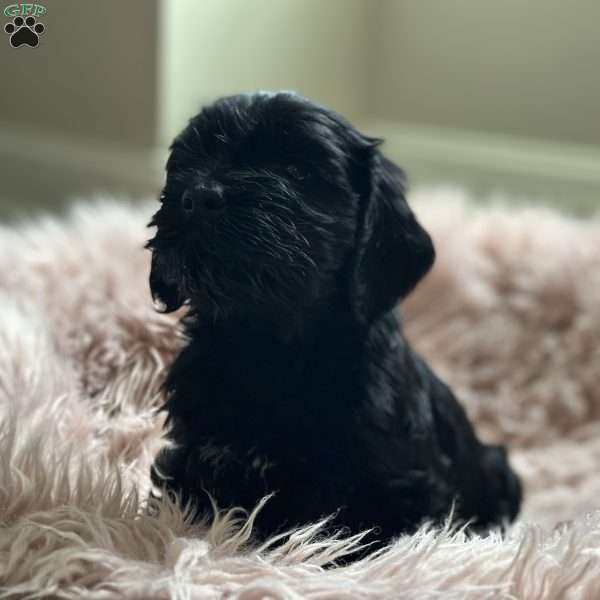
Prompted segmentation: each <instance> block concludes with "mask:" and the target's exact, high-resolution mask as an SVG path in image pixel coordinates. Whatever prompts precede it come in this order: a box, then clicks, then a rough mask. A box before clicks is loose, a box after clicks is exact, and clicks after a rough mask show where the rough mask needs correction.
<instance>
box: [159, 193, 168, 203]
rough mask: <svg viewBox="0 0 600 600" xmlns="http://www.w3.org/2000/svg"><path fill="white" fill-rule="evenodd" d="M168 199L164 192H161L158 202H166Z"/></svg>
mask: <svg viewBox="0 0 600 600" xmlns="http://www.w3.org/2000/svg"><path fill="white" fill-rule="evenodd" d="M166 199H167V196H166V194H165V193H164V192H161V194H160V196H159V197H158V201H159V202H161V203H162V202H164V201H165V200H166Z"/></svg>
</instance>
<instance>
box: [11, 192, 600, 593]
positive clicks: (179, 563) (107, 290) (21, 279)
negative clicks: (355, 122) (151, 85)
mask: <svg viewBox="0 0 600 600" xmlns="http://www.w3.org/2000/svg"><path fill="white" fill-rule="evenodd" d="M413 201H414V202H415V201H416V205H417V207H418V210H417V212H418V213H419V214H420V217H421V219H422V221H423V222H424V224H425V225H426V227H427V228H428V229H429V230H430V231H431V232H432V234H433V237H434V238H435V241H436V245H437V248H438V260H437V264H436V267H435V269H434V270H433V272H432V273H431V274H430V275H429V276H428V277H427V278H426V280H425V281H424V282H423V283H422V285H420V286H419V288H418V290H417V291H416V293H414V294H413V295H412V296H411V297H410V299H409V300H408V301H407V302H406V304H405V305H404V306H403V307H402V312H403V316H404V319H405V324H406V329H407V334H408V336H409V337H410V338H411V339H412V340H413V342H414V344H415V346H416V347H417V348H418V349H419V350H420V351H421V352H422V353H423V354H424V355H425V356H426V357H427V359H428V360H429V361H430V362H431V363H432V365H433V366H434V368H435V369H437V371H438V372H439V374H440V375H441V376H442V377H443V378H445V379H446V380H447V381H448V382H449V383H450V384H451V385H452V386H453V387H454V389H455V390H456V392H457V393H458V395H459V397H460V398H461V399H462V400H463V402H464V403H465V405H466V406H467V408H468V411H469V414H470V416H471V417H472V418H473V419H474V421H475V423H476V424H477V427H478V429H479V431H480V433H481V435H482V436H483V437H484V438H485V439H486V440H489V441H492V440H494V441H499V442H506V443H508V444H509V445H510V446H511V449H512V450H511V452H512V460H513V463H514V465H515V468H516V469H517V470H518V472H519V473H520V474H521V475H522V477H523V479H524V483H525V497H526V501H525V505H524V509H523V512H522V515H521V518H520V520H519V522H518V523H517V524H516V525H515V526H514V527H513V528H512V530H511V531H510V532H509V533H508V534H506V535H504V536H502V535H500V534H492V535H490V536H488V537H485V538H479V537H471V538H469V537H468V536H467V535H465V533H464V532H462V531H453V530H451V529H449V528H444V529H442V530H438V531H436V530H434V529H432V528H430V527H424V528H423V529H422V530H420V531H419V532H418V533H417V534H416V535H413V536H407V537H402V538H400V539H399V540H398V541H397V542H396V543H395V544H393V545H392V546H391V547H390V548H389V549H387V550H386V551H384V552H381V553H379V554H378V555H376V556H372V557H371V558H369V559H364V560H362V561H360V562H357V563H353V564H349V565H345V566H340V567H335V568H333V567H332V566H331V565H332V563H334V562H335V560H336V558H339V557H341V556H343V555H344V554H345V553H348V552H351V551H352V549H353V548H355V547H356V545H357V544H360V540H359V539H356V538H354V539H349V540H348V539H340V538H338V539H331V538H325V537H324V536H323V535H322V534H321V533H320V531H319V526H318V524H316V525H314V526H311V527H307V528H305V529H303V530H298V531H294V532H290V534H289V536H288V537H287V538H286V539H285V542H284V543H283V544H281V543H280V544H278V545H274V544H272V543H269V544H266V545H264V546H262V547H258V548H257V547H256V546H255V545H253V544H252V534H251V528H252V516H250V518H249V519H248V518H247V517H246V516H245V515H243V514H242V513H240V512H239V511H235V510H233V511H229V512H226V511H224V512H222V514H221V516H220V517H219V518H218V519H216V520H215V521H214V522H212V523H206V524H204V525H191V524H190V523H189V519H188V518H187V516H186V513H185V510H182V509H181V507H179V506H178V505H177V504H176V502H174V501H172V500H170V499H167V498H165V499H163V500H161V501H160V503H159V504H160V506H159V508H160V513H159V514H158V515H156V516H151V515H149V514H148V513H146V512H145V511H144V502H143V500H144V498H145V497H146V495H147V492H148V486H149V478H148V470H149V466H150V463H151V461H152V458H153V456H154V454H155V453H156V451H157V450H158V449H159V447H160V446H161V445H162V444H163V443H164V442H163V440H162V438H161V425H162V417H156V416H155V415H154V414H153V408H154V407H155V406H157V403H158V402H159V395H158V392H157V390H158V387H159V385H160V382H161V379H162V377H163V376H164V373H165V367H166V365H168V363H169V361H171V359H172V358H173V354H174V352H175V351H176V350H177V348H178V346H179V345H180V343H181V338H180V337H179V336H178V334H177V332H176V329H175V327H174V323H175V318H176V317H174V316H172V315H169V316H165V315H160V314H157V313H156V312H154V310H153V308H152V305H151V302H150V295H149V292H148V286H147V276H148V268H149V266H148V260H149V253H148V252H146V251H144V250H143V249H142V245H143V242H144V240H145V238H146V237H147V236H148V234H149V231H147V230H146V229H145V228H144V225H145V224H146V222H147V221H148V218H149V214H150V212H151V211H152V210H153V209H154V205H145V206H138V207H130V206H126V205H124V204H122V203H121V204H119V203H115V202H112V203H110V202H107V203H99V204H95V205H81V206H78V207H76V208H75V209H74V210H73V211H72V213H71V214H70V215H69V216H68V218H66V219H64V220H56V219H51V218H45V219H40V220H37V221H35V222H32V223H29V224H23V225H20V226H19V227H17V228H2V229H0V597H1V598H46V597H48V598H68V599H74V598H94V599H107V598H144V599H154V598H157V599H158V598H161V599H162V598H169V597H171V598H190V599H196V598H198V599H209V598H211V599H212V598H236V599H244V600H252V599H258V598H290V599H293V598H313V599H319V600H324V599H328V598H336V599H338V598H339V599H348V600H349V599H358V598H365V599H367V598H368V599H371V598H373V599H374V598H386V599H388V598H410V599H429V598H444V599H446V600H448V599H461V600H464V599H469V598H525V599H529V598H556V599H559V598H560V599H562V598H588V599H590V600H591V599H597V598H599V597H600V512H594V510H595V509H597V508H600V468H599V467H600V344H599V343H598V340H599V339H600V310H599V308H598V307H599V306H600V218H591V219H589V220H587V221H582V220H575V219H572V218H567V217H564V216H560V215H559V214H557V213H553V212H551V211H549V210H545V209H540V208H531V209H507V208H501V207H496V208H489V207H488V208H477V209H476V208H472V207H469V205H468V203H466V202H465V200H464V198H462V197H461V194H460V193H457V192H453V191H451V190H437V191H431V190H430V191H429V192H426V193H424V192H421V193H417V194H415V195H414V196H413ZM325 567H328V568H325Z"/></svg>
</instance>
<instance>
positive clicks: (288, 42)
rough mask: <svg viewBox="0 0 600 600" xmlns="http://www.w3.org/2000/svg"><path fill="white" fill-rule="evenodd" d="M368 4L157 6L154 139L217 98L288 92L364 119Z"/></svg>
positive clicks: (234, 1)
mask: <svg viewBox="0 0 600 600" xmlns="http://www.w3.org/2000/svg"><path fill="white" fill-rule="evenodd" d="M370 6H371V5H370V2H369V1H365V0H326V1H323V0H252V1H249V0H200V1H198V0H175V1H165V2H162V4H161V47H162V52H161V60H162V62H161V90H162V92H161V108H162V113H161V114H162V122H161V139H162V141H163V142H165V143H167V142H169V141H170V140H171V139H172V137H173V135H174V134H175V133H177V131H178V130H179V129H181V127H182V126H183V125H184V124H185V123H186V122H187V120H188V119H189V118H190V116H191V115H192V114H194V113H195V112H197V111H198V108H199V107H200V105H201V104H202V103H206V102H210V101H212V100H214V99H215V98H216V97H219V96H222V95H226V94H235V93H239V92H251V91H255V90H257V89H263V90H277V89H291V90H295V91H297V92H299V93H301V94H303V95H306V96H309V97H311V98H313V99H315V100H318V101H321V102H323V103H325V104H327V105H330V106H334V107H336V108H337V109H338V110H340V111H341V112H344V113H346V114H348V115H349V116H351V117H357V116H358V115H360V114H364V113H365V112H366V111H368V104H367V100H368V97H369V94H370V90H369V87H368V81H367V74H368V73H367V63H368V58H369V51H370V37H369V31H370V30H369V27H370V19H371V15H370Z"/></svg>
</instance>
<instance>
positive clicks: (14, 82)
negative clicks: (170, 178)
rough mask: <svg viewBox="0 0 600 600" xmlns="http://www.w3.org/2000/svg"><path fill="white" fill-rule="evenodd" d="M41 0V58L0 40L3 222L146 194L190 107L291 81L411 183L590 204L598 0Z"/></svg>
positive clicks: (599, 86) (594, 196) (595, 154)
mask: <svg viewBox="0 0 600 600" xmlns="http://www.w3.org/2000/svg"><path fill="white" fill-rule="evenodd" d="M43 4H45V5H46V6H47V8H48V13H47V14H46V15H44V17H43V19H41V20H42V21H43V22H44V23H45V24H46V32H45V33H44V35H43V36H42V38H41V41H40V44H39V46H38V47H37V48H26V47H21V48H16V49H15V48H11V47H10V45H9V43H8V37H7V36H6V35H5V34H3V33H2V36H4V37H2V38H1V39H0V68H1V69H2V75H3V82H4V85H3V88H2V94H0V177H1V179H2V183H3V189H2V191H0V218H3V217H5V216H6V215H7V214H11V213H13V212H23V211H24V210H26V209H29V210H38V209H39V208H44V209H50V208H55V207H60V206H63V205H65V203H67V202H68V201H69V200H70V199H71V198H72V197H73V196H82V195H85V196H89V195H90V194H93V193H95V192H101V191H106V192H108V193H110V194H118V193H125V194H128V195H131V196H134V197H135V196H140V195H149V194H150V195H154V194H156V193H157V190H158V189H159V187H160V185H161V182H162V178H163V176H164V174H163V164H164V159H165V155H166V148H167V145H168V143H169V142H170V140H171V139H172V137H173V136H174V135H175V134H176V133H177V132H178V131H179V129H180V128H181V127H182V126H183V125H184V124H185V122H186V120H187V119H188V118H189V117H190V116H191V115H192V114H193V113H194V112H196V111H197V109H198V108H199V106H200V105H201V104H203V103H206V102H209V101H211V100H212V99H214V98H215V97H218V96H221V95H223V94H229V93H236V92H240V91H252V90H257V89H295V90H297V91H298V92H300V93H302V94H304V95H307V96H309V97H311V98H314V99H316V100H318V101H321V102H323V103H325V104H327V105H329V106H332V107H334V108H336V109H338V110H339V111H341V112H342V113H345V114H346V115H348V116H349V117H350V118H351V119H352V120H353V121H355V122H356V123H357V124H358V125H359V126H360V127H362V128H364V129H365V130H367V131H369V132H371V133H374V134H377V135H380V136H382V137H385V138H386V140H387V144H386V152H388V153H389V154H390V156H392V157H393V158H394V159H395V160H397V161H399V162H400V163H401V164H402V165H403V166H404V167H406V170H407V171H408V173H409V176H410V179H411V181H412V182H413V183H414V184H420V183H438V182H455V183H457V184H459V185H461V186H465V187H468V188H470V189H472V190H473V191H475V193H476V194H478V195H485V194H487V193H488V192H490V191H494V190H503V191H507V192H508V193H510V194H511V196H518V195H521V196H523V197H528V198H534V197H539V198H546V199H547V198H550V197H553V198H554V199H556V200H557V201H558V202H560V203H562V204H563V205H565V206H571V205H574V204H577V203H580V204H581V205H582V206H583V205H585V206H589V205H591V204H592V205H597V203H598V199H599V198H600V109H599V107H600V76H599V75H598V74H599V73H600V34H599V33H598V32H599V31H600V2H598V1H597V0H573V2H564V1H562V2H559V0H528V1H527V2H525V1H523V0H504V1H503V2H502V3H494V2H491V0H490V1H481V0H452V2H449V1H448V2H444V1H442V0H252V1H249V0H127V1H126V2H123V1H122V0H102V1H99V0H45V1H43ZM7 20H8V19H7Z"/></svg>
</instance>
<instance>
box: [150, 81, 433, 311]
mask: <svg viewBox="0 0 600 600" xmlns="http://www.w3.org/2000/svg"><path fill="white" fill-rule="evenodd" d="M379 144H380V140H377V139H373V138H369V137H367V136H365V135H362V134H361V133H359V132H358V131H357V130H356V129H355V128H354V127H352V126H351V125H350V124H349V123H348V122H347V121H346V120H345V119H344V118H342V117H341V116H340V115H338V114H336V113H334V112H332V111H329V110H327V109H325V108H323V107H321V106H318V105H316V104H313V103H311V102H309V101H308V100H306V99H304V98H301V97H299V96H297V95H295V94H292V93H276V94H269V93H258V94H254V95H240V96H232V97H229V98H224V99H221V100H219V101H217V102H216V103H214V104H212V105H211V106H209V107H207V108H205V109H203V110H202V111H201V112H200V113H199V114H198V115H197V116H195V117H194V118H193V119H192V120H191V121H190V122H189V124H188V126H187V127H186V128H185V129H184V130H183V132H182V133H181V134H180V135H179V136H178V137H177V138H176V139H175V141H174V142H173V144H172V146H171V154H170V157H169V160H168V162H167V178H166V184H165V187H164V189H163V191H162V194H161V203H162V206H161V208H160V209H159V210H158V212H157V213H156V214H155V215H154V217H153V219H152V221H151V223H150V225H151V226H156V227H157V232H156V235H155V237H154V238H153V239H151V240H150V241H149V242H148V247H149V248H151V249H152V252H153V256H152V270H151V276H150V286H151V290H152V294H153V296H154V298H155V299H157V300H160V301H162V303H163V305H164V309H165V310H166V311H169V312H170V311H173V310H176V309H177V308H179V307H180V306H181V305H182V304H184V303H188V304H190V305H192V306H193V307H194V308H197V309H199V312H200V313H201V314H202V313H203V314H207V315H209V316H210V317H211V318H213V319H218V318H220V317H223V316H227V315H230V314H237V315H241V314H257V313H258V314H264V315H271V316H273V315H281V316H282V317H287V316H289V314H290V313H300V312H301V311H302V310H303V309H306V308H310V307H314V306H319V305H321V306H326V305H327V303H328V302H331V301H333V300H334V299H335V301H336V302H339V301H340V299H343V301H344V302H345V301H346V300H347V302H348V306H349V308H350V309H351V310H352V312H353V313H354V315H355V316H356V318H358V319H360V320H361V321H364V322H369V321H371V320H373V319H374V318H375V317H377V316H378V315H379V314H381V313H382V312H384V311H387V310H389V309H390V308H391V307H392V306H393V305H394V304H395V303H396V302H397V301H398V300H399V299H400V298H402V297H403V296H404V295H406V294H407V293H408V292H409V291H410V290H411V289H412V288H413V287H414V286H415V285H416V283H417V282H418V281H419V279H420V278H421V277H422V276H423V275H424V274H425V273H426V272H427V270H428V269H429V267H430V266H431V264H432V262H433V247H432V244H431V240H430V238H429V236H428V235H427V233H426V232H425V231H424V230H423V229H422V228H421V226H420V225H419V224H418V223H417V221H416V220H415V218H414V215H413V213H412V212H411V210H410V209H409V207H408V205H407V203H406V201H405V198H404V185H403V176H402V172H401V171H400V169H399V168H398V167H396V166H395V165H394V164H392V163H391V162H390V161H389V160H387V159H386V158H384V157H383V156H382V154H381V153H380V151H379V149H378V146H379Z"/></svg>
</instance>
